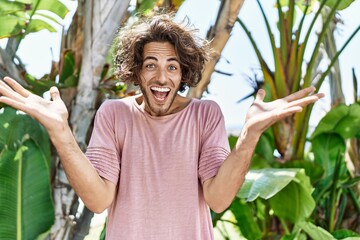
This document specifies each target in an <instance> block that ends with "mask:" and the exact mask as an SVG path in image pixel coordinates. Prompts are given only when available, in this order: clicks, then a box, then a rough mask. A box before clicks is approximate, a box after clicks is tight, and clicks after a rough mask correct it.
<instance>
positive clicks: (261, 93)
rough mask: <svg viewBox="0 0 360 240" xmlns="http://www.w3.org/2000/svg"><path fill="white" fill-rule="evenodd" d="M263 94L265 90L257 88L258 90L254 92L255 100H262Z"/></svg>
mask: <svg viewBox="0 0 360 240" xmlns="http://www.w3.org/2000/svg"><path fill="white" fill-rule="evenodd" d="M265 95H266V92H265V90H264V89H259V91H258V92H257V93H256V98H255V101H256V102H259V101H261V102H262V101H264V98H265Z"/></svg>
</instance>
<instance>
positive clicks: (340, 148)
mask: <svg viewBox="0 0 360 240" xmlns="http://www.w3.org/2000/svg"><path fill="white" fill-rule="evenodd" d="M345 148H346V146H345V141H344V140H343V139H342V138H341V137H340V135H338V134H336V133H333V134H330V133H329V134H326V133H323V134H321V135H318V136H317V137H316V138H315V139H313V140H312V149H313V152H314V155H315V160H314V161H315V163H317V164H319V165H320V166H322V168H323V169H324V176H323V177H324V178H326V177H328V176H331V175H332V174H333V173H334V170H335V165H336V159H337V158H338V156H339V154H343V153H345ZM344 164H345V163H344V162H343V165H344Z"/></svg>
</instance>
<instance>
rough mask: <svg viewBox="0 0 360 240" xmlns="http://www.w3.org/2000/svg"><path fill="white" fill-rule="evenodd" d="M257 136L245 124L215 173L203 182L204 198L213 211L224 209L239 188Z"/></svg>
mask: <svg viewBox="0 0 360 240" xmlns="http://www.w3.org/2000/svg"><path fill="white" fill-rule="evenodd" d="M259 137H260V134H257V133H251V132H250V131H249V130H248V129H247V127H246V126H245V127H244V128H243V131H242V132H241V134H240V136H239V139H238V141H237V143H236V146H235V147H234V149H233V150H232V151H231V153H230V154H229V156H228V157H227V158H226V160H225V161H224V163H223V164H222V165H221V167H220V169H219V171H218V173H217V175H216V176H215V177H213V178H212V179H210V180H208V181H206V182H205V183H204V195H205V200H206V201H207V203H208V205H209V206H210V208H212V210H213V211H215V212H222V211H224V210H225V209H226V208H227V207H228V206H229V205H230V204H231V202H232V201H233V199H234V197H235V196H236V194H237V193H238V191H239V190H240V187H241V186H242V184H243V182H244V180H245V175H246V173H247V171H248V169H249V166H250V163H251V159H252V156H253V153H254V150H255V147H256V144H257V142H258V139H259Z"/></svg>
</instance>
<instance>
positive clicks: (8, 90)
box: [0, 81, 25, 103]
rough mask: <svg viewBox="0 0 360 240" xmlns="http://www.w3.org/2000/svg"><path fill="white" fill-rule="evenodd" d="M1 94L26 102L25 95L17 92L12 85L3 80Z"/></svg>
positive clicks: (0, 88) (0, 84)
mask: <svg viewBox="0 0 360 240" xmlns="http://www.w3.org/2000/svg"><path fill="white" fill-rule="evenodd" d="M0 94H1V95H3V96H6V97H7V98H11V99H13V100H16V101H19V102H22V103H23V102H24V101H25V100H24V97H23V96H21V95H20V94H18V93H17V92H15V91H14V90H13V89H12V88H11V87H9V86H8V85H7V84H6V83H4V82H3V81H0Z"/></svg>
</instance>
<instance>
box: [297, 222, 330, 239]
mask: <svg viewBox="0 0 360 240" xmlns="http://www.w3.org/2000/svg"><path fill="white" fill-rule="evenodd" d="M297 225H298V226H299V227H301V228H302V229H303V230H304V231H305V232H306V233H307V234H308V235H309V236H310V237H311V238H312V239H321V240H335V239H336V238H334V237H333V236H332V235H331V234H330V233H329V232H328V231H326V230H325V229H323V228H321V227H318V226H316V225H314V224H313V223H311V222H307V221H301V222H299V223H298V224H297Z"/></svg>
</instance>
